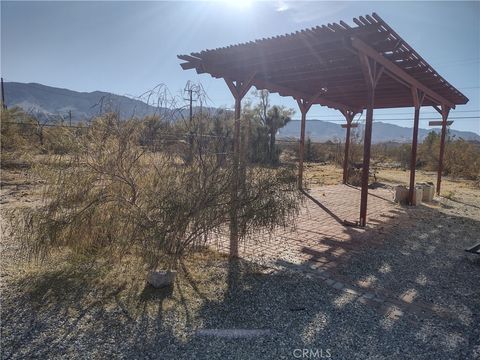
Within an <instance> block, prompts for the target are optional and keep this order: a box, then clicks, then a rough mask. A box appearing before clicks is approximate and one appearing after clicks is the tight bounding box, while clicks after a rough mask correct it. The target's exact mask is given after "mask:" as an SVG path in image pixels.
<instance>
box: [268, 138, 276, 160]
mask: <svg viewBox="0 0 480 360" xmlns="http://www.w3.org/2000/svg"><path fill="white" fill-rule="evenodd" d="M269 151H270V162H271V163H272V164H274V163H275V162H276V159H275V131H273V130H272V131H271V132H270V150H269Z"/></svg>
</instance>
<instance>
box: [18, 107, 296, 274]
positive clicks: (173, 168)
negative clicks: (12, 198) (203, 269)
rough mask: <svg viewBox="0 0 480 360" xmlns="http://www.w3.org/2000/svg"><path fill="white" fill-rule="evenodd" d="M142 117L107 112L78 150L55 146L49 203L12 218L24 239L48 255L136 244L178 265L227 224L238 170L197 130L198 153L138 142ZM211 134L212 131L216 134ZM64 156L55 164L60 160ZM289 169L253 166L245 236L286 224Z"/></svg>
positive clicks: (42, 171)
mask: <svg viewBox="0 0 480 360" xmlns="http://www.w3.org/2000/svg"><path fill="white" fill-rule="evenodd" d="M143 130H144V127H143V125H142V124H141V122H139V121H136V120H130V121H119V120H118V117H117V116H115V115H113V114H111V115H107V116H104V117H102V118H100V119H97V120H96V121H94V122H93V123H92V126H91V127H90V128H89V129H88V131H87V132H86V134H84V135H82V136H79V137H78V139H77V143H76V146H75V147H74V148H73V149H74V150H75V151H74V152H72V153H71V154H69V155H68V156H66V157H65V156H58V155H57V156H52V158H51V159H50V162H48V165H38V166H37V168H36V172H37V174H38V176H39V177H40V178H42V179H43V180H44V181H45V182H46V184H47V185H46V186H45V191H44V199H45V202H44V205H43V206H41V207H39V208H36V209H33V210H28V211H26V212H25V213H24V216H23V217H22V221H20V222H19V223H18V224H17V225H16V228H17V229H18V230H17V235H18V236H19V237H21V238H22V239H23V241H24V244H25V249H26V250H28V251H29V252H30V253H31V254H32V255H33V256H35V257H37V258H40V259H43V258H45V256H47V255H48V254H49V252H50V251H51V250H52V249H58V248H68V249H71V250H72V251H74V252H78V253H85V252H95V253H97V252H99V253H101V254H103V255H105V256H107V257H109V258H111V259H115V258H117V257H121V256H122V255H124V254H134V255H136V256H139V257H140V258H142V259H143V260H144V262H145V263H146V264H147V265H148V266H149V267H150V268H154V267H156V266H158V264H159V263H168V264H169V266H174V265H175V263H176V260H178V259H179V258H180V257H181V256H182V255H183V254H184V253H185V252H187V251H189V250H190V249H192V248H193V247H195V246H196V245H199V244H203V243H204V242H205V241H206V239H207V238H208V236H209V235H210V234H212V233H215V232H219V231H220V230H222V229H224V228H226V226H227V224H228V220H229V219H228V214H229V209H230V201H231V198H230V189H231V181H232V170H231V167H230V166H224V164H222V163H221V162H219V161H218V158H217V156H216V154H215V153H214V152H212V151H211V150H212V149H213V150H214V149H216V147H217V144H215V143H213V144H210V145H208V146H207V145H205V144H204V143H203V141H204V140H203V138H202V137H196V138H195V141H196V142H198V143H196V144H195V147H194V149H196V150H195V152H194V154H193V159H192V161H190V162H189V163H188V164H186V163H185V162H182V161H181V159H180V157H179V156H178V154H175V153H171V152H168V151H162V152H151V151H148V149H147V148H146V147H144V146H140V140H141V138H142V134H143ZM212 139H213V140H212V141H214V140H215V139H216V138H215V137H214V138H212ZM56 163H57V164H61V166H55V164H56ZM293 174H294V173H293V170H292V169H281V170H273V169H261V168H255V169H251V170H250V171H249V172H248V176H247V186H246V190H245V192H244V193H243V194H242V196H241V202H240V208H239V214H240V220H241V221H240V223H241V224H242V228H241V234H240V235H241V236H245V235H246V234H247V233H249V232H251V231H254V230H255V229H259V228H266V229H272V228H273V227H274V226H277V225H286V224H287V223H288V222H289V221H291V219H292V218H293V216H294V215H295V214H296V212H297V211H298V201H299V195H298V193H297V192H296V190H295V185H294V184H295V176H294V175H293Z"/></svg>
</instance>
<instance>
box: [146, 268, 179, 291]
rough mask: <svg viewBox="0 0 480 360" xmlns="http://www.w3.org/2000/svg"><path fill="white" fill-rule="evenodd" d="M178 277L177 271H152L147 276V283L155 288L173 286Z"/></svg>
mask: <svg viewBox="0 0 480 360" xmlns="http://www.w3.org/2000/svg"><path fill="white" fill-rule="evenodd" d="M176 276H177V272H176V271H175V270H156V271H150V272H149V273H148V275H147V282H148V283H149V284H150V285H152V286H153V287H154V288H162V287H166V286H172V285H173V283H174V282H175V277H176Z"/></svg>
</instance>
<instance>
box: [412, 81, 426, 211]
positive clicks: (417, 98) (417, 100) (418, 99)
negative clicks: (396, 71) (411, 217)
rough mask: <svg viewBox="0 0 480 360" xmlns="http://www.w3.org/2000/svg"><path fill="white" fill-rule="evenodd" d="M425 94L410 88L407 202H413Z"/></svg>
mask: <svg viewBox="0 0 480 360" xmlns="http://www.w3.org/2000/svg"><path fill="white" fill-rule="evenodd" d="M424 98H425V94H423V93H422V92H420V91H419V90H418V89H416V88H412V99H413V104H414V106H415V111H414V117H413V136H412V151H411V154H410V187H409V196H408V199H409V202H410V205H413V204H414V201H413V197H414V195H415V168H416V165H417V144H418V125H419V119H420V107H421V106H422V103H423V99H424Z"/></svg>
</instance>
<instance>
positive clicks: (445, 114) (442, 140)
mask: <svg viewBox="0 0 480 360" xmlns="http://www.w3.org/2000/svg"><path fill="white" fill-rule="evenodd" d="M449 112H450V108H449V107H448V106H446V105H442V134H441V136H440V154H439V157H438V173H437V195H440V185H441V182H442V173H443V157H444V154H445V137H446V135H447V119H448V113H449Z"/></svg>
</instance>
